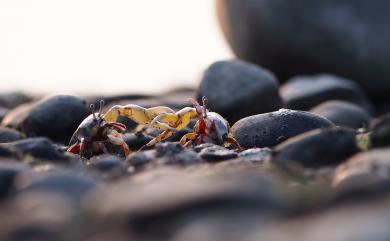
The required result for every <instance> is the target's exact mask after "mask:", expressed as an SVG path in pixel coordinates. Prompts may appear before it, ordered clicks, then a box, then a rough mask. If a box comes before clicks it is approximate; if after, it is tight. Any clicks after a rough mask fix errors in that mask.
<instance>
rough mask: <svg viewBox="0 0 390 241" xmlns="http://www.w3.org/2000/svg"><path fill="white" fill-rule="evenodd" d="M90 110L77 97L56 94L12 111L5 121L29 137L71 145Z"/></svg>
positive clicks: (5, 123) (4, 122) (4, 123)
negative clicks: (41, 137)
mask: <svg viewBox="0 0 390 241" xmlns="http://www.w3.org/2000/svg"><path fill="white" fill-rule="evenodd" d="M88 114H89V110H88V108H87V106H86V103H85V101H83V100H81V99H79V98H78V97H75V96H69V95H56V96H51V97H47V98H44V99H42V100H40V101H38V102H36V103H32V104H30V103H29V104H27V105H21V106H19V107H18V108H16V109H14V110H12V111H10V112H9V113H8V114H7V115H6V116H5V117H4V119H3V121H2V124H3V125H5V126H9V127H13V128H16V129H18V130H20V131H21V132H22V133H24V134H25V135H26V136H28V137H35V136H45V137H49V138H51V139H52V140H53V141H56V142H61V143H64V144H67V143H68V142H69V139H70V138H71V136H72V134H73V132H74V131H75V130H76V129H77V127H78V125H79V124H80V123H81V121H82V120H83V119H84V118H85V117H87V116H88Z"/></svg>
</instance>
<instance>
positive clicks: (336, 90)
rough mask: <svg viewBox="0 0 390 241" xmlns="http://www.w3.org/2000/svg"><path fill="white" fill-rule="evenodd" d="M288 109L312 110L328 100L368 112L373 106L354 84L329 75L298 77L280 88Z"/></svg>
mask: <svg viewBox="0 0 390 241" xmlns="http://www.w3.org/2000/svg"><path fill="white" fill-rule="evenodd" d="M280 95H281V96H282V99H283V101H284V102H285V105H286V108H289V109H294V110H310V109H311V108H313V107H315V106H317V105H319V104H321V103H322V102H325V101H328V100H344V101H347V102H352V103H354V104H356V105H359V106H361V107H362V108H364V109H365V110H367V111H371V110H372V106H371V103H370V101H369V100H368V98H367V96H366V95H365V93H364V92H363V90H362V89H361V88H360V87H359V86H358V85H357V84H356V83H354V82H352V81H350V80H347V79H343V78H340V77H337V76H333V75H329V74H321V75H315V76H298V77H294V78H292V79H290V80H289V81H288V82H287V83H285V84H284V85H283V86H282V87H281V88H280Z"/></svg>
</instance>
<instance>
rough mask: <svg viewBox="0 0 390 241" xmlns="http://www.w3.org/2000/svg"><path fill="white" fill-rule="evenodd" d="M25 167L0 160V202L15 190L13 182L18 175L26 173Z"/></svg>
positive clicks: (27, 168)
mask: <svg viewBox="0 0 390 241" xmlns="http://www.w3.org/2000/svg"><path fill="white" fill-rule="evenodd" d="M29 169H30V168H29V167H28V166H26V165H23V164H20V163H15V162H12V160H9V161H7V160H4V159H3V160H1V162H0V200H1V199H3V198H5V197H7V196H8V195H9V194H11V193H12V192H14V191H15V190H16V184H15V180H16V177H17V176H18V174H20V173H22V172H25V171H28V170H29Z"/></svg>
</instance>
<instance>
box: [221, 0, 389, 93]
mask: <svg viewBox="0 0 390 241" xmlns="http://www.w3.org/2000/svg"><path fill="white" fill-rule="evenodd" d="M217 6H218V7H217V9H218V16H219V19H220V23H221V26H222V29H223V32H224V33H225V35H226V36H227V39H228V41H229V43H230V45H231V46H232V48H233V50H234V52H235V53H236V55H237V56H238V57H240V58H242V59H246V60H249V61H251V62H254V63H257V64H259V65H261V66H264V67H265V68H268V69H270V70H271V71H272V72H274V73H275V74H276V75H277V76H278V77H279V78H280V79H282V80H286V79H288V78H290V77H292V76H295V75H298V74H310V73H324V72H328V73H334V74H337V75H340V76H343V77H346V78H349V79H351V80H354V81H356V82H358V83H359V84H360V85H362V86H363V88H364V89H365V90H366V91H368V92H369V93H370V94H371V95H373V96H374V97H379V96H386V95H388V94H389V93H390V81H389V80H390V68H388V63H389V62H390V49H389V48H388V47H387V45H388V42H389V40H390V30H389V28H388V27H387V22H389V20H390V17H389V16H390V15H389V14H388V11H387V10H388V9H389V8H390V3H389V2H388V1H387V0H379V1H376V2H375V3H372V2H369V1H365V0H357V1H346V0H343V1H319V0H317V1H310V2H308V1H305V0H300V1H289V0H278V1H275V0H243V1H236V0H218V1H217Z"/></svg>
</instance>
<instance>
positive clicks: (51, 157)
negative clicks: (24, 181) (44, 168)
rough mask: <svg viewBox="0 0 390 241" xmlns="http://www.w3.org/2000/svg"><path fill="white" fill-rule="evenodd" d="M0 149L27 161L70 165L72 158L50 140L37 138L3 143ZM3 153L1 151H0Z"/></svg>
mask: <svg viewBox="0 0 390 241" xmlns="http://www.w3.org/2000/svg"><path fill="white" fill-rule="evenodd" d="M0 148H3V149H4V150H5V151H8V152H9V153H10V155H11V156H13V157H16V158H18V159H21V160H25V161H33V162H34V161H36V160H34V159H37V160H45V161H50V162H54V163H62V164H69V163H71V158H70V156H68V155H66V154H65V153H64V151H62V150H60V149H59V148H58V147H57V146H56V145H54V144H53V143H52V142H51V141H50V140H49V139H48V138H45V137H36V138H28V139H24V140H20V141H15V142H10V143H1V144H0ZM0 152H1V151H0Z"/></svg>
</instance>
